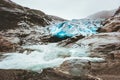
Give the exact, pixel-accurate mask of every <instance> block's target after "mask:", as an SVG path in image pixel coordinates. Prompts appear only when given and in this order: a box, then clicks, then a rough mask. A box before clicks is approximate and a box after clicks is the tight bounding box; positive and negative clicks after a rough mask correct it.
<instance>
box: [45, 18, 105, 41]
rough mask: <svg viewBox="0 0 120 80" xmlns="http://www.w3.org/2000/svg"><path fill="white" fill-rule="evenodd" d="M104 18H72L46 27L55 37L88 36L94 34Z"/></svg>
mask: <svg viewBox="0 0 120 80" xmlns="http://www.w3.org/2000/svg"><path fill="white" fill-rule="evenodd" d="M102 21H104V19H73V20H71V21H64V22H61V23H57V24H53V25H51V26H49V27H48V28H47V29H48V30H49V32H50V34H51V35H52V36H55V37H57V38H63V39H64V38H70V37H73V36H77V35H83V36H89V35H92V34H96V33H97V30H98V28H99V27H101V26H102Z"/></svg>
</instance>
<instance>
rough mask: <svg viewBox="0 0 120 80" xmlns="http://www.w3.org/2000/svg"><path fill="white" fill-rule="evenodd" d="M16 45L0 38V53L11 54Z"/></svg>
mask: <svg viewBox="0 0 120 80" xmlns="http://www.w3.org/2000/svg"><path fill="white" fill-rule="evenodd" d="M17 47H18V44H16V43H12V42H10V41H9V40H8V39H6V38H5V37H2V36H0V52H11V51H15V50H16V48H17Z"/></svg>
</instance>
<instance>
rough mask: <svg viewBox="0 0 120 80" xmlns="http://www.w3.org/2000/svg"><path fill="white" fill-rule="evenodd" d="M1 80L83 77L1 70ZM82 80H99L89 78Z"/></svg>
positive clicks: (74, 79)
mask: <svg viewBox="0 0 120 80" xmlns="http://www.w3.org/2000/svg"><path fill="white" fill-rule="evenodd" d="M0 73H1V74H0V80H80V79H81V77H76V76H71V75H67V74H64V73H61V72H59V71H56V70H54V69H46V70H43V72H42V73H41V74H40V73H36V72H29V71H24V70H0ZM82 80H99V79H97V78H95V77H91V76H88V77H86V78H85V79H82Z"/></svg>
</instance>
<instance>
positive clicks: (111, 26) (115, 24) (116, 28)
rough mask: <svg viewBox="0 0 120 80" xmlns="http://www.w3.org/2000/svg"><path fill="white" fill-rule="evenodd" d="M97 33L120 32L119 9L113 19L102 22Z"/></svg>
mask: <svg viewBox="0 0 120 80" xmlns="http://www.w3.org/2000/svg"><path fill="white" fill-rule="evenodd" d="M98 31H99V32H120V8H119V9H118V10H117V11H116V12H115V14H114V16H113V17H110V18H109V19H107V20H106V21H105V22H104V25H103V27H101V28H100V29H99V30H98Z"/></svg>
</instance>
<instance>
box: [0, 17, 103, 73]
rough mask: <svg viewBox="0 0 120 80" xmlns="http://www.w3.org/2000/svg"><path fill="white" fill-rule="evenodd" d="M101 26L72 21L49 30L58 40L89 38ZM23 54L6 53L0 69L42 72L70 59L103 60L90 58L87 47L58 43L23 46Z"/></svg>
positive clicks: (87, 21) (51, 27) (88, 22)
mask: <svg viewBox="0 0 120 80" xmlns="http://www.w3.org/2000/svg"><path fill="white" fill-rule="evenodd" d="M100 26H101V20H86V19H82V20H72V21H66V22H63V23H59V24H54V25H52V26H49V27H48V28H47V30H49V32H50V33H51V34H52V35H53V36H56V37H58V38H65V37H73V36H76V35H83V36H89V35H93V34H96V33H97V32H96V30H97V29H98V28H99V27H100ZM22 47H23V48H24V49H30V50H32V51H31V52H30V51H24V52H23V53H18V52H14V53H6V54H4V55H3V56H4V57H5V58H3V59H2V60H1V61H0V69H24V70H32V71H40V70H42V69H45V68H53V67H58V66H60V65H61V64H62V63H63V62H64V61H66V60H70V59H80V60H81V61H85V60H87V61H92V62H99V61H103V60H104V59H102V58H97V57H89V55H90V53H88V52H87V51H88V50H89V47H88V46H87V45H85V46H82V47H78V48H76V47H74V46H73V47H71V48H65V47H59V46H57V43H49V44H47V45H26V46H22Z"/></svg>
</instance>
